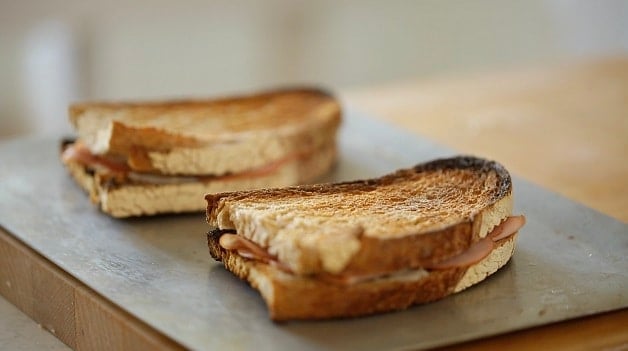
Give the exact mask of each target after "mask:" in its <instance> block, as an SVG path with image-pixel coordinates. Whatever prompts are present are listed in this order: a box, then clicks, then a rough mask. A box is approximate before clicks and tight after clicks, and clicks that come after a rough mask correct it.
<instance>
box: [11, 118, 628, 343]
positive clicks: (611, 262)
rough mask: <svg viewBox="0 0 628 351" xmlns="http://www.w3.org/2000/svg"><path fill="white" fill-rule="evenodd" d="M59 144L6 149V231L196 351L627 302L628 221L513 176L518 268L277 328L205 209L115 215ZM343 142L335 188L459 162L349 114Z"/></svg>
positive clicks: (538, 320)
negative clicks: (431, 163) (437, 161)
mask: <svg viewBox="0 0 628 351" xmlns="http://www.w3.org/2000/svg"><path fill="white" fill-rule="evenodd" d="M58 143H59V140H58V139H53V138H48V139H42V138H30V139H17V140H13V141H8V142H4V143H2V144H0V164H1V166H0V225H2V226H3V227H4V228H6V229H7V230H8V231H10V232H11V233H13V234H14V235H15V236H16V237H18V238H19V239H21V240H22V241H23V242H25V243H26V244H28V245H30V246H31V247H32V248H33V249H35V250H37V251H38V252H39V253H41V254H42V255H43V256H45V257H47V258H48V259H50V260H51V261H52V262H54V263H55V264H57V265H59V266H60V267H61V268H63V269H64V270H66V271H67V272H68V273H69V274H71V275H73V276H74V277H76V278H77V279H79V280H80V281H82V282H84V283H85V284H87V285H88V286H90V287H91V288H93V289H94V290H95V291H97V292H99V293H100V294H102V295H103V296H105V297H107V298H108V299H110V300H111V301H113V302H114V303H116V304H117V305H119V306H120V307H121V308H123V309H125V310H126V311H128V312H130V313H131V314H133V315H135V316H136V317H138V318H139V319H141V320H143V321H145V322H146V323H148V324H149V325H151V326H153V327H154V328H156V329H157V330H159V331H161V332H163V333H164V334H166V335H168V336H170V337H172V338H173V339H174V340H176V341H178V342H180V343H181V344H183V345H184V346H187V347H190V348H192V349H199V350H200V349H212V350H216V349H256V350H280V349H288V350H294V349H299V350H317V349H342V350H384V349H407V348H424V347H434V346H440V345H447V344H451V343H455V342H460V341H464V340H469V339H474V338H479V337H484V336H489V335H495V334H499V333H505V332H509V331H513V330H517V329H523V328H528V327H533V326H538V325H542V324H547V323H550V322H555V321H560V320H565V319H569V318H575V317H579V316H585V315H590V314H594V313H598V312H603V311H609V310H614V309H620V308H624V307H627V306H628V255H627V254H628V226H627V225H626V224H623V223H621V222H619V221H617V220H614V219H612V218H610V217H607V216H605V215H603V214H600V213H598V212H595V211H593V210H591V209H588V208H586V207H584V206H582V205H579V204H576V203H574V202H572V201H569V200H567V199H565V198H563V197H561V196H559V195H556V194H554V193H552V192H549V191H547V190H544V189H541V188H539V187H537V186H535V185H533V184H530V183H528V182H525V181H522V180H520V179H516V178H515V184H514V192H515V208H516V213H524V214H525V215H526V216H527V218H528V224H527V225H526V226H525V227H524V229H523V230H522V231H521V233H520V236H519V241H518V248H517V251H516V252H515V255H514V257H513V258H512V260H511V262H510V263H509V264H508V265H507V266H506V267H505V268H504V269H502V270H501V271H500V272H498V273H496V274H495V275H494V276H492V277H490V278H489V279H487V280H486V281H485V282H483V283H482V284H479V285H477V286H475V287H473V288H471V289H469V290H467V291H465V292H462V293H460V294H457V295H454V296H451V297H449V298H446V299H444V300H441V301H439V302H436V303H432V304H428V305H423V306H417V307H413V308H410V309H408V310H406V311H402V312H395V313H388V314H383V315H378V316H373V317H367V318H359V319H348V320H335V321H324V322H290V323H284V324H275V323H273V322H271V321H270V320H269V319H268V316H267V312H266V309H265V306H264V303H263V301H262V299H261V298H260V297H259V295H258V294H257V293H256V292H255V291H254V290H252V289H251V288H249V287H248V286H247V285H246V284H245V283H243V282H241V281H239V280H238V279H236V278H235V277H234V276H232V275H231V274H230V273H229V272H227V271H225V270H224V269H223V268H222V267H221V265H220V264H218V263H215V262H213V260H212V259H211V258H210V257H209V254H208V252H207V246H206V242H205V232H206V231H207V230H208V227H207V225H206V223H205V215H204V214H201V213H199V214H190V215H179V216H175V215H172V216H159V217H154V218H142V219H127V220H116V219H112V218H109V217H107V216H105V215H103V214H101V213H100V212H99V211H98V210H96V209H95V208H94V207H93V206H92V205H91V204H90V203H89V200H88V199H87V196H86V195H85V194H84V193H83V192H82V191H81V190H80V189H79V188H78V186H76V185H75V184H74V183H73V181H72V180H71V179H70V177H69V176H68V175H67V173H66V172H65V170H64V169H63V167H62V166H61V164H60V162H59V160H58V155H57V153H58ZM340 145H341V157H340V163H339V165H338V167H337V169H336V170H335V171H334V173H333V174H332V175H331V176H330V177H329V178H328V179H327V180H349V179H357V178H367V177H373V176H378V175H381V174H384V173H387V172H389V171H392V170H395V169H397V168H400V167H407V166H412V165H414V164H416V163H419V162H422V161H425V160H428V159H431V158H434V157H438V156H446V155H451V154H453V152H452V151H451V150H448V149H446V148H443V147H442V146H438V145H435V144H433V143H431V142H429V141H427V140H425V139H422V138H419V137H416V136H414V135H410V134H408V133H405V132H403V131H400V130H397V129H394V128H392V127H390V126H388V125H386V124H384V123H382V122H378V121H375V120H372V119H369V118H367V117H365V116H363V115H360V114H359V113H357V112H355V111H350V112H349V113H348V114H347V116H346V119H345V123H344V125H343V129H342V132H341V135H340ZM506 166H508V165H506ZM199 196H202V194H199Z"/></svg>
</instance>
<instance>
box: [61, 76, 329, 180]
mask: <svg viewBox="0 0 628 351" xmlns="http://www.w3.org/2000/svg"><path fill="white" fill-rule="evenodd" d="M69 114H70V122H71V123H72V125H73V126H74V128H75V129H76V130H77V132H78V135H79V139H80V140H81V141H82V142H83V143H84V144H85V145H86V146H87V147H88V148H89V150H90V151H91V152H92V153H93V154H96V155H106V156H111V157H117V158H123V159H126V160H127V163H128V165H129V166H130V168H131V169H132V170H134V171H138V172H152V173H159V174H172V175H209V174H211V175H224V174H229V173H238V172H242V171H245V170H247V169H251V168H255V167H261V166H263V165H265V164H268V163H270V162H273V161H276V160H279V159H282V158H285V157H289V156H290V155H294V154H304V153H308V152H311V151H312V150H316V149H319V148H321V147H323V146H324V145H327V144H330V143H333V142H335V136H336V130H337V128H338V126H339V124H340V121H341V107H340V104H339V103H338V102H337V100H336V99H335V98H334V97H333V96H332V95H330V94H329V93H327V92H324V91H322V90H318V89H308V88H297V89H285V90H275V91H269V92H263V93H258V94H252V95H243V96H235V97H230V98H219V99H209V100H177V101H160V102H138V103H131V102H120V103H113V102H91V103H78V104H73V105H71V106H70V109H69Z"/></svg>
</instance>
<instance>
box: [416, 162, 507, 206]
mask: <svg viewBox="0 0 628 351" xmlns="http://www.w3.org/2000/svg"><path fill="white" fill-rule="evenodd" d="M454 169H471V170H473V171H476V172H478V173H489V172H495V173H496V174H497V178H498V184H497V189H496V191H495V192H494V194H493V199H494V200H497V199H500V198H502V197H504V196H505V195H508V194H510V193H511V192H512V179H511V178H510V173H508V171H507V170H506V168H505V167H504V166H503V165H501V164H500V163H498V162H495V161H491V160H486V159H483V158H478V157H475V156H457V157H452V158H442V159H436V160H433V161H430V162H426V163H422V164H419V165H416V166H414V168H413V170H414V171H415V172H417V173H422V172H430V171H436V170H454Z"/></svg>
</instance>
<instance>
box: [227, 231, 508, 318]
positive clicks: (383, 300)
mask: <svg viewBox="0 0 628 351" xmlns="http://www.w3.org/2000/svg"><path fill="white" fill-rule="evenodd" d="M516 236H517V234H514V235H512V236H510V237H507V238H504V239H502V240H500V241H499V242H497V243H495V248H494V249H493V251H492V252H491V253H490V254H489V255H488V256H486V257H485V258H484V259H482V260H481V261H480V262H478V263H476V264H474V265H471V266H468V267H459V268H451V269H445V270H431V271H427V270H421V269H419V270H415V271H408V272H404V273H401V274H397V275H391V276H387V277H382V278H377V279H373V280H369V281H364V282H360V283H355V284H349V285H343V284H333V283H329V282H326V281H322V280H320V279H316V278H313V277H304V276H296V275H293V274H289V273H286V272H284V271H282V270H279V269H277V268H275V267H273V266H270V265H268V264H265V263H261V262H257V261H252V260H248V259H246V258H243V257H241V256H239V255H238V254H237V253H234V252H233V251H226V250H222V261H223V263H224V265H225V267H226V268H227V269H228V270H229V271H231V272H233V273H234V274H235V275H237V276H238V277H239V278H241V279H243V280H246V281H247V282H248V283H249V284H250V285H251V286H252V287H253V288H255V289H257V290H258V291H259V292H260V293H261V295H262V297H263V299H264V301H265V302H266V304H267V306H268V310H269V314H270V317H271V319H273V320H275V321H284V320H292V319H325V318H339V317H357V316H363V315H369V314H374V313H380V312H388V311H394V310H401V309H405V308H408V307H410V306H412V305H416V304H422V303H427V302H431V301H435V300H438V299H441V298H444V297H445V296H447V295H450V294H453V293H456V292H459V291H462V290H464V289H466V288H468V287H470V286H472V285H474V284H477V283H479V282H481V281H482V280H484V279H486V278H487V277H488V276H489V275H491V274H493V273H495V272H496V271H497V270H498V269H499V268H501V267H503V266H504V265H505V264H506V263H507V262H508V260H509V259H510V257H511V256H512V254H513V252H514V249H515V240H516Z"/></svg>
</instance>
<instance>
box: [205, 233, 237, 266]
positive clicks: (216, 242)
mask: <svg viewBox="0 0 628 351" xmlns="http://www.w3.org/2000/svg"><path fill="white" fill-rule="evenodd" d="M223 234H236V230H235V229H220V228H214V229H212V230H210V231H209V232H207V246H208V247H209V254H210V255H211V256H212V258H213V259H215V260H216V261H222V255H223V253H224V250H223V248H222V247H221V246H220V237H221V236H222V235H223Z"/></svg>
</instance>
